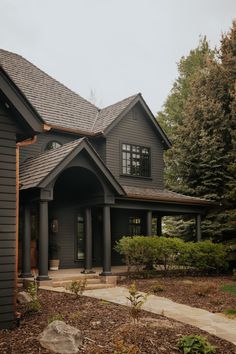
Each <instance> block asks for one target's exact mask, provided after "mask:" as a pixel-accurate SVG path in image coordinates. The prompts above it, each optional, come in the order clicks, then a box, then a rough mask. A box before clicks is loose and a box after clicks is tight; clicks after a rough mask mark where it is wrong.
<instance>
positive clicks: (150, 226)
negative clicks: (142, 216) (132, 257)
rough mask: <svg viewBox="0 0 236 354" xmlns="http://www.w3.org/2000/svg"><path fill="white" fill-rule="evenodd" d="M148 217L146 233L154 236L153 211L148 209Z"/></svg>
mask: <svg viewBox="0 0 236 354" xmlns="http://www.w3.org/2000/svg"><path fill="white" fill-rule="evenodd" d="M146 217H147V219H146V235H147V236H152V211H151V210H148V211H147V216H146Z"/></svg>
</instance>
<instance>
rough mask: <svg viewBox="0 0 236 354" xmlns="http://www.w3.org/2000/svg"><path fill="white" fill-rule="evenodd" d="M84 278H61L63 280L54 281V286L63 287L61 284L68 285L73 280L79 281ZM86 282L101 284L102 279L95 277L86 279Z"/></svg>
mask: <svg viewBox="0 0 236 354" xmlns="http://www.w3.org/2000/svg"><path fill="white" fill-rule="evenodd" d="M81 280H83V279H78V278H77V279H74V280H72V279H66V280H61V281H52V286H54V287H57V286H59V287H61V286H68V285H70V284H71V283H72V282H73V281H78V282H80V281H81ZM86 284H87V285H90V284H101V279H99V278H95V279H86Z"/></svg>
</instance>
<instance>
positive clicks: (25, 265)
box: [21, 204, 33, 278]
mask: <svg viewBox="0 0 236 354" xmlns="http://www.w3.org/2000/svg"><path fill="white" fill-rule="evenodd" d="M23 227H24V229H23V237H22V271H21V278H30V277H32V276H33V275H32V273H31V260H30V258H31V257H30V241H31V217H30V205H29V204H25V206H24V226H23Z"/></svg>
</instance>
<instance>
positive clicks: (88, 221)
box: [81, 208, 94, 274]
mask: <svg viewBox="0 0 236 354" xmlns="http://www.w3.org/2000/svg"><path fill="white" fill-rule="evenodd" d="M84 219H85V220H84V221H85V266H84V270H83V271H82V272H81V273H86V274H89V273H94V271H93V270H92V267H93V260H92V213H91V208H85V213H84Z"/></svg>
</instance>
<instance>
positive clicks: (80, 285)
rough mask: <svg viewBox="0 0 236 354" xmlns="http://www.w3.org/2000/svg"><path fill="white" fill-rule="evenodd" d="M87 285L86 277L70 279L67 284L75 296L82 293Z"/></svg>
mask: <svg viewBox="0 0 236 354" xmlns="http://www.w3.org/2000/svg"><path fill="white" fill-rule="evenodd" d="M86 285H87V279H86V278H84V279H81V280H75V281H72V283H71V284H70V286H69V290H70V291H72V293H73V294H75V297H76V298H79V297H80V296H82V295H83V292H84V290H85V288H86Z"/></svg>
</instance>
